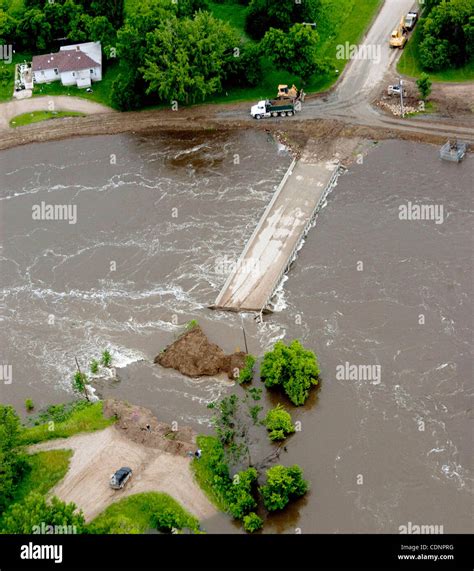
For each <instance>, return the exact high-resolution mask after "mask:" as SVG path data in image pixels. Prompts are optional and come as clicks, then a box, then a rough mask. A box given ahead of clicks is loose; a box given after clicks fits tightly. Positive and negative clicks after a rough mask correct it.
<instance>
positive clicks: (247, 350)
mask: <svg viewBox="0 0 474 571" xmlns="http://www.w3.org/2000/svg"><path fill="white" fill-rule="evenodd" d="M240 321H241V323H242V331H243V333H244V343H245V352H246V353H248V352H249V348H248V347H247V335H246V334H245V327H244V318H243V317H242V314H240Z"/></svg>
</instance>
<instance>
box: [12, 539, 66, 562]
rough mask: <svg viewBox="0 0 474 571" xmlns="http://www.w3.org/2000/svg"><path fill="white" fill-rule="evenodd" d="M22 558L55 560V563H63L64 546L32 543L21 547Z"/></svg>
mask: <svg viewBox="0 0 474 571" xmlns="http://www.w3.org/2000/svg"><path fill="white" fill-rule="evenodd" d="M20 557H21V558H22V559H54V562H55V563H62V561H63V546H62V545H35V544H34V543H33V542H32V541H30V542H29V543H28V544H27V545H22V546H21V552H20Z"/></svg>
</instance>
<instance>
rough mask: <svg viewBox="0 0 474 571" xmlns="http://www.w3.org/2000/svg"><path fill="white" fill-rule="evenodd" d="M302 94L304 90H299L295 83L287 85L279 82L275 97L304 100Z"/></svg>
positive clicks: (303, 94)
mask: <svg viewBox="0 0 474 571" xmlns="http://www.w3.org/2000/svg"><path fill="white" fill-rule="evenodd" d="M304 96H305V93H304V91H303V90H302V89H301V90H300V89H298V88H297V87H296V85H295V84H293V85H292V86H291V87H288V85H283V84H280V85H279V86H278V93H277V96H276V98H277V99H298V100H300V101H304Z"/></svg>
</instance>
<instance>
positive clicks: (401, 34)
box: [390, 17, 407, 50]
mask: <svg viewBox="0 0 474 571" xmlns="http://www.w3.org/2000/svg"><path fill="white" fill-rule="evenodd" d="M406 43H407V30H406V28H405V19H404V18H403V17H402V19H401V20H400V23H399V24H398V27H397V28H395V30H393V32H392V35H391V36H390V47H391V48H400V49H401V50H402V49H403V48H404V47H405V44H406Z"/></svg>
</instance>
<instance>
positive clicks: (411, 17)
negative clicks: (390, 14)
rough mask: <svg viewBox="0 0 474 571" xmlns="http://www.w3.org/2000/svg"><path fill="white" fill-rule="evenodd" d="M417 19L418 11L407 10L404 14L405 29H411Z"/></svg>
mask: <svg viewBox="0 0 474 571" xmlns="http://www.w3.org/2000/svg"><path fill="white" fill-rule="evenodd" d="M417 21H418V12H414V11H413V12H408V14H407V15H406V16H405V24H404V26H405V30H409V31H411V30H413V28H414V27H415V24H416V22H417Z"/></svg>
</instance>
